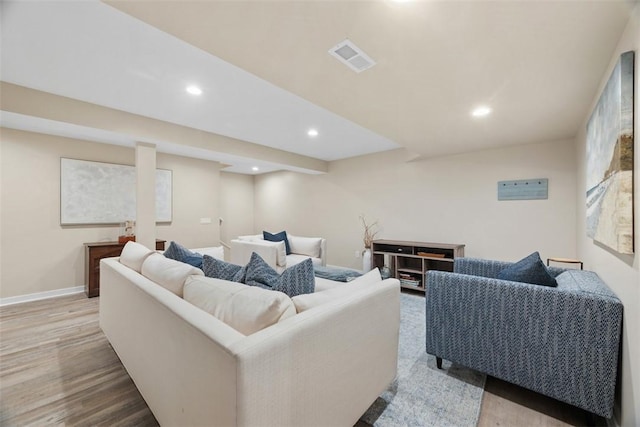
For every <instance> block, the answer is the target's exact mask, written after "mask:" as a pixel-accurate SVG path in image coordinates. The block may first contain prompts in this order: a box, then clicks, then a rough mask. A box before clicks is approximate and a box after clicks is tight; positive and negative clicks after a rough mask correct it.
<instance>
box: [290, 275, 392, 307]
mask: <svg viewBox="0 0 640 427" xmlns="http://www.w3.org/2000/svg"><path fill="white" fill-rule="evenodd" d="M381 281H382V277H381V276H380V270H378V269H377V268H375V269H373V270H371V271H370V272H368V273H366V274H363V275H362V276H360V277H358V278H357V279H354V280H352V281H350V282H347V283H342V284H340V285H338V286H335V287H333V288H330V289H327V290H325V291H321V292H316V293H313V294H305V295H298V296H295V297H293V298H291V301H293V304H294V305H295V307H296V312H298V313H302V312H303V311H305V310H309V309H311V308H314V307H318V306H320V305H323V304H326V303H328V302H331V301H334V300H337V299H342V298H344V297H346V296H348V295H350V294H353V293H355V292H359V291H361V290H363V289H365V288H368V287H370V286H374V285H375V284H376V283H379V282H381Z"/></svg>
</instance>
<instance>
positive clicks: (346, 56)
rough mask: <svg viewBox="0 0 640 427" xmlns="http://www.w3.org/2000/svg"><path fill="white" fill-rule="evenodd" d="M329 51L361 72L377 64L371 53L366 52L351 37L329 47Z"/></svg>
mask: <svg viewBox="0 0 640 427" xmlns="http://www.w3.org/2000/svg"><path fill="white" fill-rule="evenodd" d="M329 53H330V54H331V55H333V56H335V57H336V58H337V59H338V60H339V61H340V62H342V63H344V64H346V65H347V66H348V67H349V68H351V69H352V70H353V71H355V72H356V73H360V72H362V71H364V70H366V69H369V68H371V67H373V66H374V65H376V63H375V61H374V60H373V59H371V58H370V57H369V55H367V54H366V53H364V52H363V51H362V49H360V48H359V47H358V46H356V45H355V44H353V42H352V41H351V40H349V39H346V40H345V41H343V42H340V43H338V44H337V45H335V46H334V47H332V48H331V49H329Z"/></svg>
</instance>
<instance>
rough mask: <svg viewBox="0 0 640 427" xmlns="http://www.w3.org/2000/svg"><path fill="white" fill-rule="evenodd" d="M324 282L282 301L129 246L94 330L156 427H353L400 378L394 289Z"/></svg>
mask: <svg viewBox="0 0 640 427" xmlns="http://www.w3.org/2000/svg"><path fill="white" fill-rule="evenodd" d="M321 282H322V283H318V285H317V286H316V288H317V291H316V292H315V293H313V294H306V295H299V296H296V297H294V298H291V299H289V298H288V297H287V296H286V295H285V297H282V295H284V294H280V293H279V292H275V291H269V290H264V289H260V288H256V287H249V286H246V285H241V284H237V283H232V282H226V281H224V280H219V279H212V278H207V277H204V276H203V273H202V271H201V270H199V269H197V268H195V267H192V266H189V265H187V264H183V263H180V262H178V261H174V260H171V259H167V258H165V257H164V256H163V255H161V254H157V253H152V251H148V250H146V248H144V247H141V245H139V244H137V246H136V245H135V244H133V245H129V244H128V245H127V247H125V249H124V250H123V252H122V255H121V257H120V258H109V259H103V260H102V261H101V267H100V283H101V286H100V288H101V289H100V290H101V295H100V326H101V328H102V330H103V331H104V333H105V335H106V336H107V338H108V339H109V342H110V343H111V345H112V346H113V348H114V350H115V351H116V353H117V354H118V356H119V358H120V360H121V361H122V363H123V365H124V366H125V368H126V369H127V372H128V373H129V375H130V376H131V378H132V379H133V381H134V383H135V384H136V386H137V388H138V389H139V390H140V393H141V394H142V396H143V398H144V399H145V401H146V402H147V404H148V405H149V408H150V409H151V411H152V412H153V414H154V415H155V417H156V418H157V420H158V421H159V422H160V424H161V425H166V426H279V427H280V426H282V427H284V426H352V425H354V424H355V423H356V422H357V420H358V419H359V418H360V416H361V415H362V414H363V413H364V412H365V411H366V410H367V408H368V407H369V406H370V405H371V404H372V403H373V402H374V400H375V399H376V398H377V397H378V396H379V395H380V394H381V393H382V392H383V391H384V390H385V388H386V387H387V386H388V385H389V384H390V383H391V381H393V379H394V378H395V375H396V365H397V356H398V334H399V323H400V288H399V283H398V281H397V280H395V279H387V280H384V281H380V280H379V279H378V278H373V276H372V275H368V276H366V277H364V276H363V279H362V280H361V281H360V282H358V281H353V282H350V283H345V284H338V283H337V282H332V283H328V282H327V281H321ZM247 288H251V289H247ZM320 289H326V290H320ZM261 292H263V293H266V294H262V293H261ZM183 294H184V296H185V298H191V300H192V301H194V302H195V301H200V304H199V305H200V306H201V307H203V308H202V309H201V308H198V307H196V306H195V305H194V304H192V303H190V302H188V301H187V300H186V299H183V298H182V295H183ZM205 294H208V296H209V297H210V298H209V299H208V300H206V301H205V302H204V303H203V302H202V299H201V297H202V296H203V295H205ZM245 294H246V295H245ZM278 294H280V295H278ZM243 295H244V297H243ZM261 295H262V296H263V297H261ZM256 296H260V298H257V299H256ZM274 301H275V302H274ZM216 305H217V308H214V307H213V306H216ZM205 310H207V311H209V312H207V311H205ZM261 310H262V312H261ZM264 310H266V311H264ZM210 313H214V314H215V316H214V315H212V314H210ZM220 319H223V320H224V321H223V320H220ZM273 322H274V323H273ZM270 323H273V324H270ZM267 324H270V325H269V326H266V325H267ZM230 325H233V326H234V327H232V326H230ZM247 327H248V328H249V329H248V330H247V329H245V328H247ZM235 328H237V329H235ZM238 329H240V330H243V331H245V332H246V333H241V332H240V331H239V330H238Z"/></svg>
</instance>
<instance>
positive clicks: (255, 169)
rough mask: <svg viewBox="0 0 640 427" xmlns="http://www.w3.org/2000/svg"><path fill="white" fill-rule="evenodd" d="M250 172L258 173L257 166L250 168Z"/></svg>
mask: <svg viewBox="0 0 640 427" xmlns="http://www.w3.org/2000/svg"><path fill="white" fill-rule="evenodd" d="M251 170H252V171H254V172H258V171H259V170H260V168H259V167H257V166H254V167H252V168H251Z"/></svg>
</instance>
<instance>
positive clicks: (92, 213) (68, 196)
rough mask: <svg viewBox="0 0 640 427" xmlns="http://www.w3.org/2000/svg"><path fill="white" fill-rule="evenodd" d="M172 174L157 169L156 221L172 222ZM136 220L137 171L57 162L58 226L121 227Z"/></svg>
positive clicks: (66, 160) (95, 163)
mask: <svg viewBox="0 0 640 427" xmlns="http://www.w3.org/2000/svg"><path fill="white" fill-rule="evenodd" d="M172 191H173V189H172V173H171V171H170V170H165V169H156V221H157V222H171V216H172ZM135 218H136V168H135V167H134V166H126V165H117V164H113V163H101V162H91V161H86V160H75V159H65V158H61V159H60V224H61V225H79V224H120V223H123V222H125V221H126V220H135Z"/></svg>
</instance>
